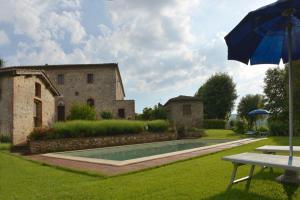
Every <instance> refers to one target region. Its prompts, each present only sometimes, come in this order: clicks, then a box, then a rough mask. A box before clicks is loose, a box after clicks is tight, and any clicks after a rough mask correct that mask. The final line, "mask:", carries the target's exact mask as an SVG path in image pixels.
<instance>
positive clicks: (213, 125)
mask: <svg viewBox="0 0 300 200" xmlns="http://www.w3.org/2000/svg"><path fill="white" fill-rule="evenodd" d="M225 125H226V121H225V120H221V119H205V120H204V121H203V126H204V128H205V129H225Z"/></svg>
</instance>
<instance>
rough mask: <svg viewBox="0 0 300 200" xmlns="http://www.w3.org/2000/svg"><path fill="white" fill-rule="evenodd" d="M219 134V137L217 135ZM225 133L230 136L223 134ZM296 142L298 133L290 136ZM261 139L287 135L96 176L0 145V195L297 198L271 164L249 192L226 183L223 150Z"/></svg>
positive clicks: (251, 146)
mask: <svg viewBox="0 0 300 200" xmlns="http://www.w3.org/2000/svg"><path fill="white" fill-rule="evenodd" d="M207 135H208V136H207V137H208V138H228V137H229V138H236V137H238V136H236V135H234V134H233V133H232V132H230V131H220V130H218V131H215V130H209V131H207ZM218 136H219V137H218ZM227 136H228V137H227ZM294 143H295V145H300V138H299V137H298V138H296V137H295V140H294ZM265 144H275V145H287V144H288V138H286V137H273V138H269V139H267V140H263V141H259V142H256V143H252V144H248V145H244V146H241V147H237V148H234V149H230V150H226V151H222V152H219V153H215V154H211V155H207V156H202V157H198V158H195V159H191V160H187V161H183V162H177V163H174V164H170V165H166V166H163V167H159V168H155V169H151V170H145V171H141V172H138V173H133V174H127V175H122V176H116V177H109V178H104V177H99V176H90V175H84V174H82V173H75V172H68V171H65V170H60V169H56V168H53V167H49V166H42V165H40V164H37V163H33V162H29V161H26V160H24V159H22V158H19V157H16V156H14V155H12V154H10V153H8V152H7V151H6V150H2V151H0V199H5V200H10V199H29V200H30V199H39V200H43V199H51V200H52V199H53V200H54V199H207V200H215V199H220V200H224V199H230V200H232V199H233V200H234V199H238V200H240V199H243V200H250V199H251V200H252V199H253V200H257V199H261V200H271V199H272V200H273V199H275V200H279V199H287V193H292V192H295V193H294V195H293V199H295V200H296V199H300V190H299V189H297V188H294V187H283V186H282V185H280V184H278V183H276V182H275V181H274V179H275V177H277V176H278V175H280V174H281V173H282V171H281V170H278V169H275V170H274V173H270V172H269V170H265V171H264V172H262V171H261V170H260V168H256V170H255V176H254V178H253V180H252V183H251V188H250V191H249V192H246V191H244V187H245V184H244V183H240V184H237V185H234V186H233V188H232V190H231V191H230V192H229V193H226V192H225V190H226V187H227V184H228V182H229V178H230V175H231V171H232V165H231V163H229V162H225V161H222V160H221V158H222V157H223V156H226V155H231V154H236V153H241V152H247V151H253V150H254V149H255V148H256V147H259V146H262V145H265ZM248 171H249V166H244V167H241V170H240V172H239V176H243V175H246V174H247V173H248Z"/></svg>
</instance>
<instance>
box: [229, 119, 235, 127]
mask: <svg viewBox="0 0 300 200" xmlns="http://www.w3.org/2000/svg"><path fill="white" fill-rule="evenodd" d="M234 124H235V121H234V120H230V121H229V126H230V128H233V127H234Z"/></svg>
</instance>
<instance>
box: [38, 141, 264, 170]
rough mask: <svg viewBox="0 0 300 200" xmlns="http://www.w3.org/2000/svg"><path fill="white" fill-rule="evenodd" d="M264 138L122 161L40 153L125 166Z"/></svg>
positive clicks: (59, 157) (239, 144) (47, 155)
mask: <svg viewBox="0 0 300 200" xmlns="http://www.w3.org/2000/svg"><path fill="white" fill-rule="evenodd" d="M264 139H267V138H246V139H241V140H235V141H230V142H224V143H220V144H215V145H209V146H204V147H197V148H192V149H187V150H181V151H175V152H170V153H164V154H159V155H153V156H147V157H141V158H135V159H129V160H124V161H116V160H106V159H98V158H86V157H79V156H67V155H61V154H59V153H47V154H42V156H45V157H50V158H58V159H64V160H73V161H80V162H88V163H94V164H104V165H111V166H119V167H121V166H126V165H131V164H136V163H141V162H145V161H150V160H156V159H161V158H167V157H171V156H176V155H181V154H187V153H192V152H197V151H202V150H208V149H213V148H218V147H219V148H220V147H222V146H224V147H226V146H230V145H232V146H231V147H235V146H241V145H244V144H249V143H252V142H257V141H260V140H264ZM86 150H87V149H86ZM79 151H80V150H79Z"/></svg>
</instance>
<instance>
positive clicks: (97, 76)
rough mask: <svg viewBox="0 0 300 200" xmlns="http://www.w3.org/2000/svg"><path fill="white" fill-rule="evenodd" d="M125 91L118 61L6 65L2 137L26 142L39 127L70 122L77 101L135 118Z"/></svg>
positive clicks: (0, 79) (0, 73)
mask: <svg viewBox="0 0 300 200" xmlns="http://www.w3.org/2000/svg"><path fill="white" fill-rule="evenodd" d="M124 98H125V92H124V87H123V83H122V79H121V75H120V71H119V67H118V64H115V63H111V64H84V65H44V66H20V67H7V68H2V69H0V136H1V135H2V136H3V135H4V136H9V137H10V138H11V140H12V143H13V145H21V144H23V143H26V141H27V136H28V135H29V134H30V132H32V130H33V129H34V127H41V126H51V124H52V123H53V122H55V121H64V120H66V119H67V117H68V115H69V114H70V109H71V107H72V105H74V104H87V105H90V106H92V107H94V108H95V111H96V113H97V118H98V119H100V118H101V113H102V112H103V111H106V112H111V113H112V115H113V118H118V119H134V117H135V102H134V100H124Z"/></svg>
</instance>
